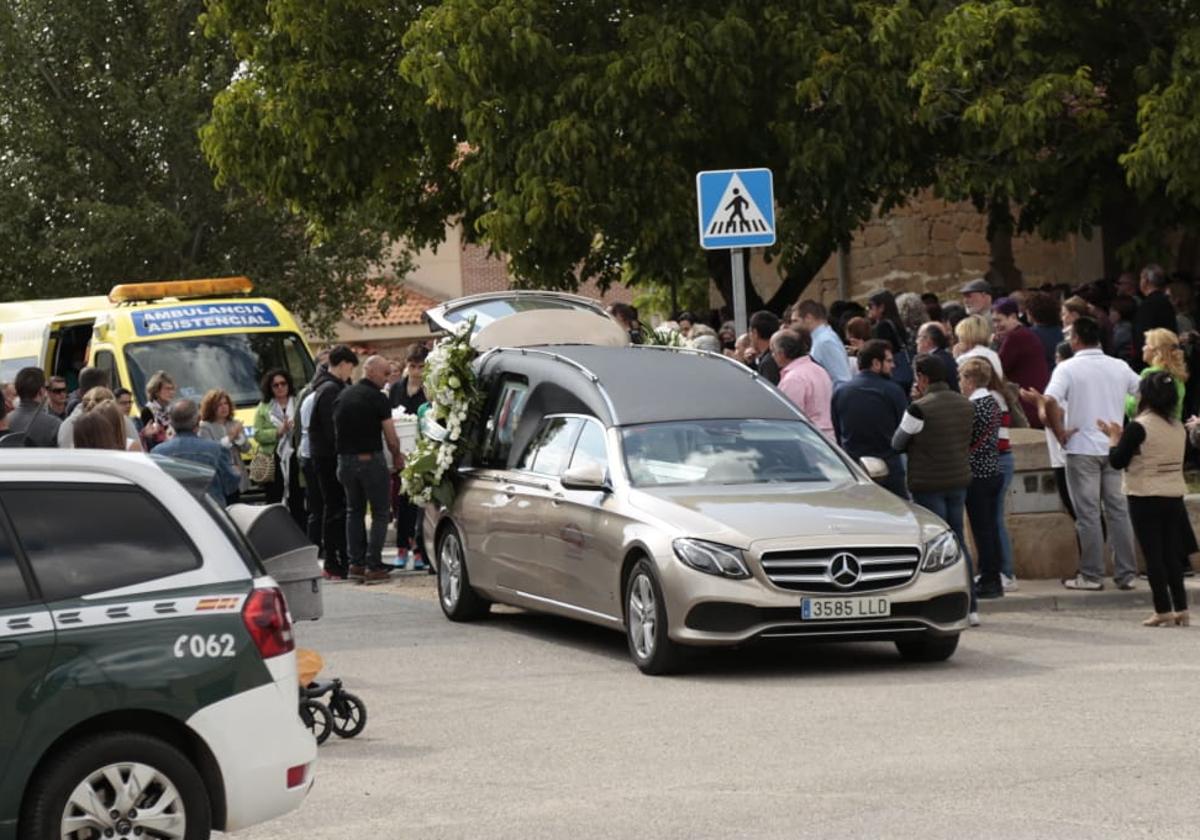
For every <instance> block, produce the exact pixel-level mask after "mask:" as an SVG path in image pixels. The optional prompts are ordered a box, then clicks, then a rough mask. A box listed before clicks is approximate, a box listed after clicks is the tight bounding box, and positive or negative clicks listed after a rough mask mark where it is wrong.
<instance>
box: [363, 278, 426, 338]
mask: <svg viewBox="0 0 1200 840" xmlns="http://www.w3.org/2000/svg"><path fill="white" fill-rule="evenodd" d="M384 298H390V299H391V305H390V306H388V308H387V312H386V313H383V312H380V311H379V304H380V303H381V302H382V301H383V300H384ZM440 303H442V301H440V300H438V299H437V298H434V297H430V296H429V295H426V294H422V293H421V292H418V291H416V290H415V289H413V288H412V287H411V286H408V285H405V284H403V283H402V284H400V287H399V289H398V290H397V289H394V288H388V287H384V286H375V285H372V286H368V287H367V304H366V306H365V307H364V308H363V309H362V310H361V311H359V312H348V313H346V320H347V321H349V322H350V323H351V324H354V325H355V326H356V327H406V326H417V325H419V324H421V323H423V321H424V316H425V310H426V309H432V308H433V307H435V306H437V305H439V304H440Z"/></svg>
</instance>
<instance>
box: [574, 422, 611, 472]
mask: <svg viewBox="0 0 1200 840" xmlns="http://www.w3.org/2000/svg"><path fill="white" fill-rule="evenodd" d="M593 464H594V465H596V466H598V467H599V468H600V469H601V470H603V471H605V472H608V449H607V448H606V447H605V445H604V428H603V427H602V426H601V425H600V424H599V423H597V422H596V421H594V420H588V421H586V422H584V424H583V431H582V432H580V433H579V442H578V443H576V444H575V452H574V454H572V455H571V469H578V468H579V467H586V466H589V465H593Z"/></svg>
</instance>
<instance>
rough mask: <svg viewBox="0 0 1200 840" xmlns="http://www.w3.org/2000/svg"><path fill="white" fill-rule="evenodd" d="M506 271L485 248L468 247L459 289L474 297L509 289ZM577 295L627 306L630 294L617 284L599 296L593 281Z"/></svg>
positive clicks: (582, 287) (581, 288) (464, 256)
mask: <svg viewBox="0 0 1200 840" xmlns="http://www.w3.org/2000/svg"><path fill="white" fill-rule="evenodd" d="M509 286H510V281H509V277H508V270H507V268H506V267H505V265H504V261H503V260H501V259H499V258H498V257H493V256H489V255H488V251H487V248H485V247H484V246H482V245H473V244H468V245H464V246H463V249H462V290H463V292H462V293H463V295H464V296H466V295H475V294H479V293H481V292H498V291H503V290H504V289H507V288H509ZM578 294H581V295H586V296H587V297H592V298H598V299H600V300H601V301H603V302H604V303H605V304H608V303H613V302H620V303H630V302H631V301H632V300H633V292H632V291H631V290H630V289H628V288H626V287H624V286H620V285H616V286H613V287H612V288H610V289H609V290H608V293H607V294H601V293H600V290H599V289H598V288H597V286H596V283H595V281H594V280H587V281H585V282H583V283H581V284H580V285H579V290H578Z"/></svg>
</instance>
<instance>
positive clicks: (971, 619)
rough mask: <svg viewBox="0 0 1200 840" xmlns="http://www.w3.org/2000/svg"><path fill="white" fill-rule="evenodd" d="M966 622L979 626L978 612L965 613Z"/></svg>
mask: <svg viewBox="0 0 1200 840" xmlns="http://www.w3.org/2000/svg"><path fill="white" fill-rule="evenodd" d="M967 624H969V625H970V626H972V627H978V626H979V613H977V612H969V613H967Z"/></svg>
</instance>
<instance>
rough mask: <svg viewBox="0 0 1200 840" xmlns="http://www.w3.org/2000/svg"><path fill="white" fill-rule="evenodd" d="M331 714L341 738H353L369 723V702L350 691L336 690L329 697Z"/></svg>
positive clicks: (335, 729) (334, 729)
mask: <svg viewBox="0 0 1200 840" xmlns="http://www.w3.org/2000/svg"><path fill="white" fill-rule="evenodd" d="M329 715H330V717H331V718H332V719H333V731H334V732H335V733H337V735H338V737H339V738H353V737H354V736H355V735H357V734H358V733H359V732H362V731H363V727H364V726H366V725H367V704H366V703H364V702H363V701H362V700H361V699H359V698H358V697H356V696H355V695H353V694H351V693H350V692H349V691H335V692H334V693H333V695H332V696H331V697H330V698H329Z"/></svg>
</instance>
